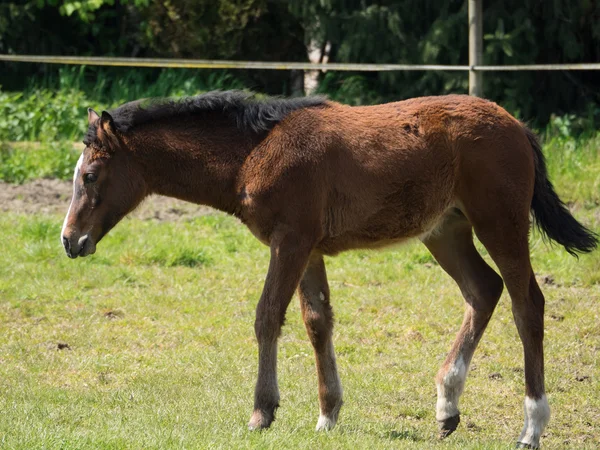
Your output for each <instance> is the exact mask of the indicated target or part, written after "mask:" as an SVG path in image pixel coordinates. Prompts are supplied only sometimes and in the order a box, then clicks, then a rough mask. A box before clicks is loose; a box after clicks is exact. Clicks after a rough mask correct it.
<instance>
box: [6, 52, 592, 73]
mask: <svg viewBox="0 0 600 450" xmlns="http://www.w3.org/2000/svg"><path fill="white" fill-rule="evenodd" d="M0 61H7V62H24V63H38V64H67V65H87V66H117V67H156V68H177V69H255V70H331V71H347V72H384V71H402V70H410V71H419V70H422V71H427V70H445V71H463V72H467V71H472V70H474V71H482V72H486V71H522V70H600V63H578V64H521V65H506V66H486V65H443V64H350V63H310V62H284V61H273V62H267V61H227V60H206V59H167V58H119V57H94V56H50V55H0Z"/></svg>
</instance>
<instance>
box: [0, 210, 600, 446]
mask: <svg viewBox="0 0 600 450" xmlns="http://www.w3.org/2000/svg"><path fill="white" fill-rule="evenodd" d="M578 216H579V217H580V218H582V219H583V220H584V221H585V222H586V223H588V224H591V225H592V226H593V227H594V228H595V229H596V230H598V229H599V226H600V224H599V217H600V216H599V215H598V209H591V208H589V209H581V210H580V211H579V212H578ZM61 222H62V218H61V217H53V216H36V217H30V216H24V215H15V214H3V215H2V216H0V235H2V237H3V238H2V240H0V252H1V254H2V255H3V264H2V265H1V266H0V297H1V298H2V302H1V303H0V323H2V324H3V325H2V333H0V389H1V390H2V393H3V394H2V396H0V411H2V412H3V414H2V415H1V416H0V446H1V447H2V448H27V449H29V448H48V449H54V448H56V449H58V448H61V449H81V448H103V449H104V448H107V449H113V448H114V449H121V448H131V449H152V448H156V449H159V448H160V449H164V448H257V447H258V448H316V447H319V448H336V449H337V448H373V447H375V448H423V449H425V448H440V449H454V448H461V449H462V448H472V449H481V448H485V449H487V448H498V449H501V448H510V447H511V446H512V444H513V442H514V441H515V439H516V437H517V434H518V432H519V431H520V428H521V426H522V400H523V372H522V367H523V363H522V357H521V355H522V350H521V346H520V343H519V340H518V337H517V334H516V330H515V327H514V325H513V322H512V317H511V313H510V306H509V303H510V302H509V299H508V298H507V297H506V295H505V296H504V297H503V298H502V300H501V302H500V305H499V307H498V309H497V311H496V313H495V315H494V318H493V320H492V322H491V324H490V327H489V328H488V331H487V332H486V335H485V336H484V339H483V342H482V343H481V345H480V348H479V349H478V351H477V353H476V355H475V358H474V361H473V367H472V368H471V371H470V375H469V379H468V381H467V388H466V392H465V394H464V396H463V398H462V408H461V409H462V412H463V422H462V424H461V426H460V428H459V430H458V431H457V432H456V433H455V434H454V435H453V436H452V437H450V438H449V439H448V440H446V441H444V442H438V441H437V440H436V439H435V435H436V423H435V413H434V405H435V388H434V385H433V376H434V375H435V373H436V371H437V369H438V367H439V365H440V364H441V363H442V361H443V358H444V356H445V352H446V351H447V350H448V349H449V346H450V343H451V341H452V339H453V337H454V335H455V333H456V331H457V330H458V327H459V324H460V321H461V318H462V303H463V302H462V300H461V298H460V294H459V291H458V288H457V287H456V286H455V285H454V284H453V282H452V281H451V280H450V279H449V278H448V277H447V276H446V275H445V274H443V272H442V271H441V269H440V268H439V267H437V266H436V264H435V263H434V262H433V261H432V259H431V258H430V257H429V256H428V254H427V252H426V250H425V249H424V247H422V246H420V245H419V244H416V243H415V244H409V245H406V246H403V247H399V248H393V249H388V250H384V251H379V252H370V251H355V252H350V253H347V254H343V255H340V256H339V257H336V258H329V259H327V266H328V272H329V281H330V285H331V288H332V299H333V303H334V309H335V312H336V328H335V343H336V349H337V353H338V363H339V368H340V375H341V378H342V383H343V386H344V389H345V402H346V403H345V405H344V408H343V410H342V413H341V419H340V423H339V426H338V427H337V428H336V429H335V430H334V431H333V432H331V433H326V434H318V433H315V432H314V431H313V428H314V425H315V423H316V419H317V415H318V406H317V392H316V375H315V371H314V366H313V364H314V363H313V356H312V349H311V347H310V344H309V342H308V339H307V337H306V335H305V331H304V328H303V325H302V322H301V319H300V313H299V306H298V304H297V301H294V302H293V303H292V306H291V307H290V309H289V311H288V321H287V324H286V326H285V327H284V331H283V337H282V339H281V345H280V354H279V376H280V388H281V395H282V401H281V404H282V407H281V408H280V410H279V412H278V415H277V421H276V422H275V424H274V426H273V428H272V429H271V430H269V431H266V432H262V433H250V432H249V431H247V430H246V422H247V420H248V418H249V414H250V412H251V409H252V392H253V385H254V381H255V374H256V362H257V349H256V344H255V340H254V336H253V321H254V308H255V305H256V302H257V299H258V297H259V295H260V291H261V287H262V282H263V280H264V276H265V273H266V268H267V264H268V250H267V248H266V247H264V246H262V245H261V244H259V243H258V242H257V241H256V240H255V239H254V238H252V237H251V235H250V234H249V232H248V231H246V230H245V228H244V227H243V226H241V225H240V224H239V223H238V222H237V221H235V220H234V219H232V218H230V217H226V216H224V215H222V214H215V215H211V216H207V217H204V218H202V219H197V220H193V221H190V222H177V223H159V222H154V221H140V220H133V219H132V220H125V221H124V222H123V223H122V224H120V225H119V226H118V227H117V228H116V229H115V230H113V232H111V234H109V235H108V236H107V237H106V238H105V240H104V241H103V242H102V243H101V244H100V245H99V247H98V253H97V254H96V255H94V256H93V257H90V258H87V259H79V260H76V261H71V260H68V259H67V258H66V257H65V256H64V254H63V251H62V249H61V248H60V243H59V239H58V235H59V231H60V225H61ZM532 254H533V260H534V265H535V267H536V269H537V271H538V273H539V274H541V275H551V276H552V278H553V279H554V282H553V284H549V285H546V286H544V287H543V288H544V291H545V294H546V299H547V323H546V357H547V364H546V366H547V385H548V386H547V387H548V394H549V399H550V404H551V407H552V408H553V418H552V421H551V424H550V426H549V428H548V430H547V433H546V436H545V437H544V439H543V444H544V446H545V447H546V448H562V447H564V446H567V445H569V446H572V447H576V448H595V447H597V445H598V444H599V442H600V441H599V439H600V432H599V431H598V430H599V427H598V424H599V423H600V398H599V397H598V395H597V393H598V392H599V390H600V360H599V359H600V357H599V356H598V350H599V349H600V325H599V324H600V321H599V316H600V287H599V281H600V275H599V274H600V253H596V254H593V255H587V256H583V257H582V258H581V259H580V260H579V261H577V260H575V259H574V258H571V257H569V256H568V255H567V254H566V253H565V252H564V251H562V250H560V249H559V248H549V247H547V246H546V245H545V244H543V243H542V242H541V240H540V239H539V237H536V236H534V237H532ZM58 344H61V346H62V347H64V348H63V349H62V350H59V349H58ZM492 374H499V375H494V376H493V377H492V378H490V375H492Z"/></svg>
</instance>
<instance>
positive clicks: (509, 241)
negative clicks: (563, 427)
mask: <svg viewBox="0 0 600 450" xmlns="http://www.w3.org/2000/svg"><path fill="white" fill-rule="evenodd" d="M523 209H525V208H523ZM511 216H512V217H511ZM528 231H529V217H528V214H527V212H525V211H524V212H523V213H521V214H514V213H513V214H504V215H497V217H496V220H493V221H485V222H484V223H482V224H480V225H478V224H477V223H475V232H476V233H477V236H478V237H479V239H480V240H481V242H482V243H483V245H485V247H486V248H487V250H488V251H489V253H490V256H491V257H492V259H493V260H494V262H495V263H496V264H497V265H498V268H499V269H500V273H501V274H502V278H503V279H504V283H505V284H506V288H507V289H508V292H509V294H510V297H511V301H512V312H513V316H514V319H515V323H516V325H517V330H518V332H519V336H520V338H521V341H522V343H523V350H524V354H525V392H526V397H525V425H524V427H523V430H522V432H521V435H520V436H519V441H518V444H517V445H518V446H519V447H523V448H538V447H539V441H540V436H541V434H542V432H543V431H544V428H545V427H546V425H547V424H548V421H549V419H550V407H549V406H548V401H547V399H546V394H545V388H544V349H543V339H544V296H543V295H542V292H541V291H540V288H539V286H538V284H537V281H536V279H535V276H534V274H533V270H532V268H531V262H530V260H529V245H528V239H527V237H528Z"/></svg>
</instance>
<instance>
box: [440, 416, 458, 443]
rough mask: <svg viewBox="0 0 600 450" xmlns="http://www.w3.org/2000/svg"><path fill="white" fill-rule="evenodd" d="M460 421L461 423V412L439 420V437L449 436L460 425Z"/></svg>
mask: <svg viewBox="0 0 600 450" xmlns="http://www.w3.org/2000/svg"><path fill="white" fill-rule="evenodd" d="M459 423H460V414H457V415H456V416H452V417H448V418H447V419H445V420H438V424H439V426H440V434H439V438H440V439H444V438H447V437H448V436H450V435H451V434H452V433H454V431H455V430H456V428H457V427H458V424H459Z"/></svg>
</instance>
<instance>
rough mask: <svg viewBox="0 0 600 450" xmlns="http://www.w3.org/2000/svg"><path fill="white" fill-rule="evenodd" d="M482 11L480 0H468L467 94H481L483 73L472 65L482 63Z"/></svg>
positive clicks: (479, 95)
mask: <svg viewBox="0 0 600 450" xmlns="http://www.w3.org/2000/svg"><path fill="white" fill-rule="evenodd" d="M482 23H483V12H482V8H481V0H469V95H476V96H477V97H482V96H483V79H482V75H483V73H482V72H481V71H477V70H474V69H473V67H474V66H479V65H481V64H482V63H483V38H482V28H483V26H482Z"/></svg>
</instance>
